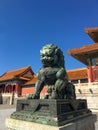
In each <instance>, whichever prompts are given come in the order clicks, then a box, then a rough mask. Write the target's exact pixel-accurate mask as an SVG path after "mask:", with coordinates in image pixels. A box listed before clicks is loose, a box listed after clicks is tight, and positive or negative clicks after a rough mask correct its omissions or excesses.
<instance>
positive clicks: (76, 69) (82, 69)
mask: <svg viewBox="0 0 98 130" xmlns="http://www.w3.org/2000/svg"><path fill="white" fill-rule="evenodd" d="M84 69H87V68H86V67H83V68H76V69H72V70H67V72H68V71H76V70H84Z"/></svg>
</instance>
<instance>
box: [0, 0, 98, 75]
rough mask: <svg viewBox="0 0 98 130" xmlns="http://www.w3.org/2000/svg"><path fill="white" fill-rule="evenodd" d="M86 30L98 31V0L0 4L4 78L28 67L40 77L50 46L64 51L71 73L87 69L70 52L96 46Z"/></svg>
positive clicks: (0, 60) (5, 1) (15, 0)
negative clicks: (44, 51) (45, 51)
mask: <svg viewBox="0 0 98 130" xmlns="http://www.w3.org/2000/svg"><path fill="white" fill-rule="evenodd" d="M86 27H98V0H0V75H1V74H3V73H4V72H6V71H8V70H14V69H17V68H22V67H25V66H28V65H30V66H31V67H32V69H33V71H34V72H35V73H36V72H37V71H38V70H39V68H41V61H40V49H41V48H42V46H43V45H46V44H48V43H53V44H55V45H57V46H58V47H60V48H61V49H62V51H63V53H64V56H65V66H66V69H67V70H69V69H75V68H81V67H85V65H83V64H82V63H80V62H79V61H77V60H75V59H74V58H72V57H71V56H70V55H68V53H67V51H68V49H73V48H78V47H81V46H83V45H88V44H92V43H94V41H92V39H91V38H90V37H89V36H88V35H87V34H85V32H84V28H86Z"/></svg>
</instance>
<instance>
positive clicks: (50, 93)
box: [28, 44, 76, 99]
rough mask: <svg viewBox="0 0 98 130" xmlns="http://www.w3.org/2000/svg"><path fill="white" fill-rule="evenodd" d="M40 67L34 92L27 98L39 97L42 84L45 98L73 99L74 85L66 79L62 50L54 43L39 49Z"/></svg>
mask: <svg viewBox="0 0 98 130" xmlns="http://www.w3.org/2000/svg"><path fill="white" fill-rule="evenodd" d="M40 58H41V62H42V68H41V69H40V70H39V71H38V73H37V82H36V85H35V92H34V94H31V95H29V97H28V98H29V99H39V98H40V92H41V90H42V89H43V87H44V86H46V88H47V95H46V96H45V98H46V99H75V98H76V96H75V87H74V85H73V84H72V83H70V82H69V81H68V76H67V73H66V70H65V66H64V56H63V52H62V51H61V49H60V48H59V47H57V46H56V45H54V44H47V45H46V46H44V47H43V48H42V49H41V51H40Z"/></svg>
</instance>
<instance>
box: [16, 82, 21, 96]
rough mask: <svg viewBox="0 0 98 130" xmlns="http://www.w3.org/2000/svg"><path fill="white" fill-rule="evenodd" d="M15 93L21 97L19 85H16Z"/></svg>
mask: <svg viewBox="0 0 98 130" xmlns="http://www.w3.org/2000/svg"><path fill="white" fill-rule="evenodd" d="M15 92H16V93H17V95H18V96H19V95H21V89H20V85H19V84H16V88H15Z"/></svg>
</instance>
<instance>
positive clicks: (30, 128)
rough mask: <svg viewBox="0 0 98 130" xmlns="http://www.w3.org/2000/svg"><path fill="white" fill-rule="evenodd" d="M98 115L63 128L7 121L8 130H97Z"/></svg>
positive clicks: (9, 119)
mask: <svg viewBox="0 0 98 130" xmlns="http://www.w3.org/2000/svg"><path fill="white" fill-rule="evenodd" d="M95 122H96V115H90V116H87V117H84V118H81V119H78V120H76V121H74V122H71V123H68V124H66V125H63V126H59V127H58V126H50V125H44V124H39V123H34V122H28V121H22V120H16V119H12V118H8V119H6V127H7V129H8V130H95V126H94V123H95Z"/></svg>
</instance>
